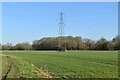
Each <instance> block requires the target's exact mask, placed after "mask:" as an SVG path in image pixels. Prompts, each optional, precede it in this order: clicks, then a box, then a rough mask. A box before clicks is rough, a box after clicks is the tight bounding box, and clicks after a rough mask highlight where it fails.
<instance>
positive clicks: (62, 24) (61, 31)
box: [59, 12, 65, 36]
mask: <svg viewBox="0 0 120 80" xmlns="http://www.w3.org/2000/svg"><path fill="white" fill-rule="evenodd" d="M64 17H65V15H64V14H63V13H62V12H61V13H60V19H59V35H60V36H63V35H65V32H64V27H65V18H64Z"/></svg>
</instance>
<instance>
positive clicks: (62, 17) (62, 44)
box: [58, 12, 67, 51]
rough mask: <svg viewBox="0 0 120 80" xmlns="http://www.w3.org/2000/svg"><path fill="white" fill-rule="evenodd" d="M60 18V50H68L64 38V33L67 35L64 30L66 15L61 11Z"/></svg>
mask: <svg viewBox="0 0 120 80" xmlns="http://www.w3.org/2000/svg"><path fill="white" fill-rule="evenodd" d="M59 17H60V19H59V36H60V39H59V45H58V46H59V50H60V51H61V50H62V51H67V49H66V40H65V39H63V38H64V37H63V36H64V35H65V31H64V27H65V21H66V20H65V15H64V14H63V13H62V12H61V13H60V16H59Z"/></svg>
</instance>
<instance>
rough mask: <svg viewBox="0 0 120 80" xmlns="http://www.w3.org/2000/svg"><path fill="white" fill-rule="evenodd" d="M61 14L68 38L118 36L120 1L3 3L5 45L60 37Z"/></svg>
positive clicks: (96, 38) (3, 41) (3, 38)
mask: <svg viewBox="0 0 120 80" xmlns="http://www.w3.org/2000/svg"><path fill="white" fill-rule="evenodd" d="M61 11H62V12H63V13H64V15H65V20H66V22H65V27H64V30H65V36H81V37H82V38H89V39H92V40H98V39H100V38H102V37H104V38H106V39H107V40H111V39H112V38H113V37H115V36H116V35H117V34H118V19H117V18H118V3H117V2H3V3H2V26H3V27H2V43H3V44H6V43H12V44H16V43H21V42H29V43H32V42H33V41H34V40H38V39H41V38H43V37H55V36H59V35H58V31H59V26H58V24H59V14H60V12H61Z"/></svg>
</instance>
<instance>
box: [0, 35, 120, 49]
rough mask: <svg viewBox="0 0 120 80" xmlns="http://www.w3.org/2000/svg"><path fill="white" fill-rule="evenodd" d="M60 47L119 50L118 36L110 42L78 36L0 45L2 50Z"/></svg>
mask: <svg viewBox="0 0 120 80" xmlns="http://www.w3.org/2000/svg"><path fill="white" fill-rule="evenodd" d="M61 47H65V48H66V49H67V50H120V36H118V35H117V36H116V37H114V38H113V39H112V40H110V41H108V40H107V39H105V38H101V39H99V40H96V41H95V40H91V39H87V38H85V39H83V38H82V37H79V36H77V37H73V36H58V37H44V38H42V39H40V40H34V41H33V43H32V44H29V43H28V42H25V43H18V44H16V45H12V44H10V43H7V44H5V45H2V44H0V49H2V50H59V49H60V48H61Z"/></svg>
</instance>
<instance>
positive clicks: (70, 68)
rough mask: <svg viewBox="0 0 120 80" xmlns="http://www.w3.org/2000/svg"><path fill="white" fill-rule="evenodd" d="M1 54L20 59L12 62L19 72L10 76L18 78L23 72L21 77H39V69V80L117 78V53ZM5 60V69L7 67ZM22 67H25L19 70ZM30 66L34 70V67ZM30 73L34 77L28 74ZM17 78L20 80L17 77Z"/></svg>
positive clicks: (44, 52) (45, 52) (14, 52)
mask: <svg viewBox="0 0 120 80" xmlns="http://www.w3.org/2000/svg"><path fill="white" fill-rule="evenodd" d="M2 53H3V55H8V56H12V57H13V56H15V57H17V58H16V60H13V61H14V62H15V63H16V64H15V65H16V66H17V67H16V68H17V69H16V70H18V71H16V70H14V71H12V73H10V74H14V73H18V74H19V73H20V72H21V70H24V74H23V73H22V75H21V74H19V76H20V75H21V77H30V76H31V77H38V76H35V75H36V74H37V73H35V71H37V70H38V69H39V72H40V75H41V76H40V75H39V77H44V76H45V75H46V76H47V77H50V76H52V77H53V78H56V77H57V78H59V77H60V78H61V77H62V78H118V51H68V52H58V51H3V52H2ZM4 59H5V58H3V61H4V62H3V66H6V65H4V64H5V60H6V59H5V60H4ZM11 59H12V58H11ZM14 59H15V58H14ZM8 61H10V60H8ZM9 63H10V62H9ZM18 64H19V65H18ZM21 64H23V65H24V66H23V65H22V66H20V65H21ZM26 64H27V65H26ZM31 64H32V65H34V67H35V68H34V67H31V66H30V65H31ZM4 68H5V67H4ZM31 68H32V69H31ZM14 69H15V68H14ZM31 70H33V72H34V74H32V73H33V72H31V73H30V72H29V71H31ZM28 73H29V74H28ZM42 74H43V76H42ZM16 76H17V77H19V76H18V75H17V74H16ZM16 76H15V75H14V77H16ZM9 77H11V76H9Z"/></svg>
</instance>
